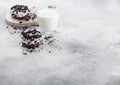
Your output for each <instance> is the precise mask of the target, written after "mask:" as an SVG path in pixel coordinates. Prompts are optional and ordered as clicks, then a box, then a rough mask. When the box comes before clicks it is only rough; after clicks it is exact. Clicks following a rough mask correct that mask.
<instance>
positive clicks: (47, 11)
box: [37, 6, 59, 32]
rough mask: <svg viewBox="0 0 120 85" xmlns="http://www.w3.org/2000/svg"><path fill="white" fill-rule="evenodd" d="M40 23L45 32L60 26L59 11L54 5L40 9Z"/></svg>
mask: <svg viewBox="0 0 120 85" xmlns="http://www.w3.org/2000/svg"><path fill="white" fill-rule="evenodd" d="M37 17H38V23H39V26H40V28H41V31H43V32H50V31H55V30H56V28H57V26H58V21H59V13H58V11H57V10H56V7H54V6H48V8H44V9H41V10H38V15H37Z"/></svg>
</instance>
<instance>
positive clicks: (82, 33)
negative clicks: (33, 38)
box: [0, 0, 120, 85]
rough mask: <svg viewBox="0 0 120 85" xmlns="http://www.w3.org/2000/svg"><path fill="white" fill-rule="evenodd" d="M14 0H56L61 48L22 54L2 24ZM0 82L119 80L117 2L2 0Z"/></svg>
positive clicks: (119, 84) (104, 84)
mask: <svg viewBox="0 0 120 85" xmlns="http://www.w3.org/2000/svg"><path fill="white" fill-rule="evenodd" d="M13 4H28V5H30V6H36V7H39V8H42V7H45V6H47V5H49V4H53V5H56V6H57V8H58V10H59V12H60V22H59V27H58V29H57V33H56V34H55V35H54V36H55V37H56V39H57V40H59V41H57V42H56V44H57V46H58V47H62V49H61V50H58V49H56V48H51V47H45V48H44V49H43V50H42V51H41V52H34V53H32V54H28V55H26V56H24V55H22V50H23V48H22V47H21V46H20V45H19V43H18V41H20V39H19V35H17V34H16V35H11V34H9V31H8V30H10V29H11V28H9V29H6V24H5V16H6V14H7V12H8V8H10V6H12V5H13ZM49 50H51V53H50V54H49V53H48V51H49ZM0 85H120V1H119V0H53V1H52V0H51V1H49V0H48V1H47V0H0Z"/></svg>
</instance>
